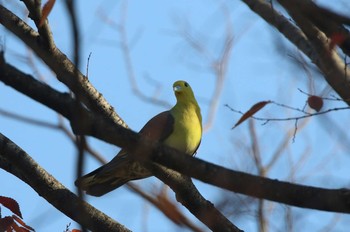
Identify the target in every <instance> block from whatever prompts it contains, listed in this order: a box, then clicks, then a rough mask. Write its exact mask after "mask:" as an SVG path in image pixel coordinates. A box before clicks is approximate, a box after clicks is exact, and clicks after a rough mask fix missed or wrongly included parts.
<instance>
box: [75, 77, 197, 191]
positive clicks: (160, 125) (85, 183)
mask: <svg viewBox="0 0 350 232" xmlns="http://www.w3.org/2000/svg"><path fill="white" fill-rule="evenodd" d="M173 89H174V93H175V96H176V100H177V102H176V105H175V106H174V107H173V108H171V109H170V110H169V111H164V112H162V113H160V114H158V115H156V116H155V117H153V118H152V119H151V120H149V121H148V122H147V123H146V125H145V126H144V127H143V128H142V129H141V130H140V132H139V134H140V135H141V136H145V137H147V139H149V140H152V141H157V142H160V143H163V144H165V145H167V146H170V147H172V148H175V149H177V150H179V151H181V152H184V153H186V154H188V155H194V154H195V152H196V151H197V148H198V147H199V144H200V142H201V138H202V115H201V112H200V108H199V106H198V103H197V101H196V99H195V97H194V94H193V91H192V89H191V87H190V85H189V84H188V83H187V82H185V81H176V82H175V83H174V84H173ZM151 175H152V174H151V173H150V172H149V171H148V170H147V169H146V168H144V167H143V166H142V165H141V164H140V163H139V162H137V161H135V160H133V159H132V158H131V157H130V155H129V154H128V153H127V151H126V150H124V149H122V150H121V151H120V152H119V153H118V154H117V155H116V156H115V157H114V158H113V159H112V160H111V161H110V162H109V163H107V164H105V165H103V166H101V167H100V168H98V169H96V170H95V171H93V172H91V173H89V174H87V175H85V176H82V177H80V178H78V179H77V180H76V181H75V185H76V186H78V187H79V188H81V189H82V190H85V191H86V193H87V194H90V195H93V196H102V195H104V194H106V193H108V192H110V191H112V190H113V189H116V188H118V187H120V186H121V185H123V184H125V183H126V182H128V181H131V180H137V179H142V178H146V177H149V176H151Z"/></svg>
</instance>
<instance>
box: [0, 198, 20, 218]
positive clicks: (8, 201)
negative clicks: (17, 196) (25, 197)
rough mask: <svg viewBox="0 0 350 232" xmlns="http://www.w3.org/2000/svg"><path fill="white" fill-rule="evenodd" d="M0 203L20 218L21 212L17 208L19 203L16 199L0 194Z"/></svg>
mask: <svg viewBox="0 0 350 232" xmlns="http://www.w3.org/2000/svg"><path fill="white" fill-rule="evenodd" d="M0 204H2V205H3V206H5V207H6V208H8V209H9V210H11V211H12V213H14V214H16V215H18V216H19V217H20V218H22V213H21V211H20V209H19V205H18V203H17V201H15V200H14V199H12V198H9V197H3V196H0Z"/></svg>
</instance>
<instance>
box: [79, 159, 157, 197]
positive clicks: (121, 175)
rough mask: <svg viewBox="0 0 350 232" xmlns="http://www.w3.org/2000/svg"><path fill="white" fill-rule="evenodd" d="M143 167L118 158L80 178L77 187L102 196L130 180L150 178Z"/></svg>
mask: <svg viewBox="0 0 350 232" xmlns="http://www.w3.org/2000/svg"><path fill="white" fill-rule="evenodd" d="M150 175H151V174H150V173H149V171H148V170H147V169H145V168H143V166H142V165H141V164H140V163H138V162H135V161H133V160H131V159H129V158H127V157H126V156H123V155H121V156H116V157H114V159H112V160H111V161H110V162H109V163H107V164H105V165H103V166H101V167H99V168H98V169H96V170H94V171H92V172H90V173H89V174H86V175H85V176H82V177H80V178H78V179H77V180H76V181H75V185H76V186H77V187H78V188H80V189H82V190H84V191H86V193H87V194H89V195H92V196H97V197H99V196H102V195H104V194H106V193H108V192H110V191H112V190H114V189H116V188H118V187H120V186H122V185H123V184H125V183H127V182H128V181H130V180H137V179H141V178H146V177H149V176H150Z"/></svg>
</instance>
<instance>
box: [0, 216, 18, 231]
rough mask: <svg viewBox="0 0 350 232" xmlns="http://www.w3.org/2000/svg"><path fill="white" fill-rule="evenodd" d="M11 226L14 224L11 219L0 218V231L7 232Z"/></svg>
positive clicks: (8, 217)
mask: <svg viewBox="0 0 350 232" xmlns="http://www.w3.org/2000/svg"><path fill="white" fill-rule="evenodd" d="M12 224H15V222H14V221H13V218H12V217H10V216H6V217H3V218H0V231H7V230H8V229H11V226H12Z"/></svg>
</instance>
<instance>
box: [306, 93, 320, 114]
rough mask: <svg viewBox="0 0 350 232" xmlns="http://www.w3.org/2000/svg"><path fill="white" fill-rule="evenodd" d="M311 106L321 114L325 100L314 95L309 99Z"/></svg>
mask: <svg viewBox="0 0 350 232" xmlns="http://www.w3.org/2000/svg"><path fill="white" fill-rule="evenodd" d="M307 103H308V104H309V106H310V107H311V108H312V109H314V110H316V111H317V112H319V111H320V110H321V109H322V107H323V99H322V98H321V97H319V96H315V95H312V96H310V97H309V98H308V99H307Z"/></svg>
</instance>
